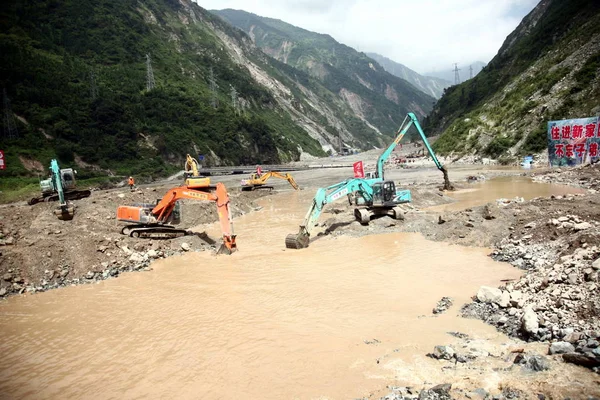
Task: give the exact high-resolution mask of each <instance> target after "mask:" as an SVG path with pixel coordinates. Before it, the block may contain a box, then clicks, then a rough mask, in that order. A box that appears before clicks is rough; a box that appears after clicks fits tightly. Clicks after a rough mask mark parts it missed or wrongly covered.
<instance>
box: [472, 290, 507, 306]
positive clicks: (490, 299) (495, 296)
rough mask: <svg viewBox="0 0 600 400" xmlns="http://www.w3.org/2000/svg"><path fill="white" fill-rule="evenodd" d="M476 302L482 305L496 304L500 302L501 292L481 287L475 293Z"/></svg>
mask: <svg viewBox="0 0 600 400" xmlns="http://www.w3.org/2000/svg"><path fill="white" fill-rule="evenodd" d="M477 300H479V301H480V302H482V303H490V304H491V303H496V304H498V303H499V302H501V301H502V290H500V289H498V288H494V287H489V286H482V287H480V288H479V291H478V292H477Z"/></svg>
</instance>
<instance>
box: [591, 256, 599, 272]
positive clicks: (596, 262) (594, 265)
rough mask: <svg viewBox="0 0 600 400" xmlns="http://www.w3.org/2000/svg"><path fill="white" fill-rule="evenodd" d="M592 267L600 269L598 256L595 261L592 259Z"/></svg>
mask: <svg viewBox="0 0 600 400" xmlns="http://www.w3.org/2000/svg"><path fill="white" fill-rule="evenodd" d="M592 268H594V269H595V270H599V269H600V258H598V259H597V260H596V261H594V262H593V263H592Z"/></svg>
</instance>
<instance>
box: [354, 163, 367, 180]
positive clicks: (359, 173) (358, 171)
mask: <svg viewBox="0 0 600 400" xmlns="http://www.w3.org/2000/svg"><path fill="white" fill-rule="evenodd" d="M352 167H354V177H355V178H364V177H365V170H364V169H363V162H362V161H357V162H355V163H354V164H352Z"/></svg>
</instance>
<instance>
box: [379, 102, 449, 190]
mask: <svg viewBox="0 0 600 400" xmlns="http://www.w3.org/2000/svg"><path fill="white" fill-rule="evenodd" d="M413 125H414V126H415V128H417V132H419V136H420V137H421V140H422V141H423V143H425V148H427V151H428V152H429V155H430V156H431V158H432V159H433V162H434V163H435V166H436V167H437V168H438V169H439V170H440V171H441V172H442V174H443V175H444V190H454V187H453V186H452V184H451V183H450V178H448V170H446V167H444V166H443V165H442V163H441V162H440V160H438V158H437V156H436V155H435V152H434V151H433V149H432V148H431V146H430V145H429V141H428V140H427V137H426V136H425V132H423V128H421V125H420V124H419V120H418V119H417V117H416V116H415V114H413V113H408V114H407V115H406V117H404V121H402V124H401V125H400V128H398V131H397V133H396V138H395V139H394V141H393V142H392V143H391V144H390V145H389V146H388V147H387V149H385V151H384V152H383V153H381V155H380V156H379V159H378V160H377V177H378V178H381V179H384V176H383V173H384V170H383V165H384V164H385V162H386V161H387V160H388V158H389V157H390V155H391V154H392V152H393V151H394V149H395V148H396V146H397V145H398V143H400V141H401V140H402V138H403V137H404V135H406V133H407V132H408V130H409V129H410V127H411V126H413Z"/></svg>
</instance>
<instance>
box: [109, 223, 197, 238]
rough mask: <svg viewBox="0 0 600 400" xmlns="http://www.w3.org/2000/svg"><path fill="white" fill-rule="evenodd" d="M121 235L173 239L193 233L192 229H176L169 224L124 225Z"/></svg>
mask: <svg viewBox="0 0 600 400" xmlns="http://www.w3.org/2000/svg"><path fill="white" fill-rule="evenodd" d="M121 233H122V234H123V235H127V236H130V237H134V238H142V239H173V238H177V237H182V236H189V235H195V233H194V232H192V231H186V230H185V229H177V228H174V227H170V226H164V225H163V226H145V225H141V226H125V227H124V228H123V229H121Z"/></svg>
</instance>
